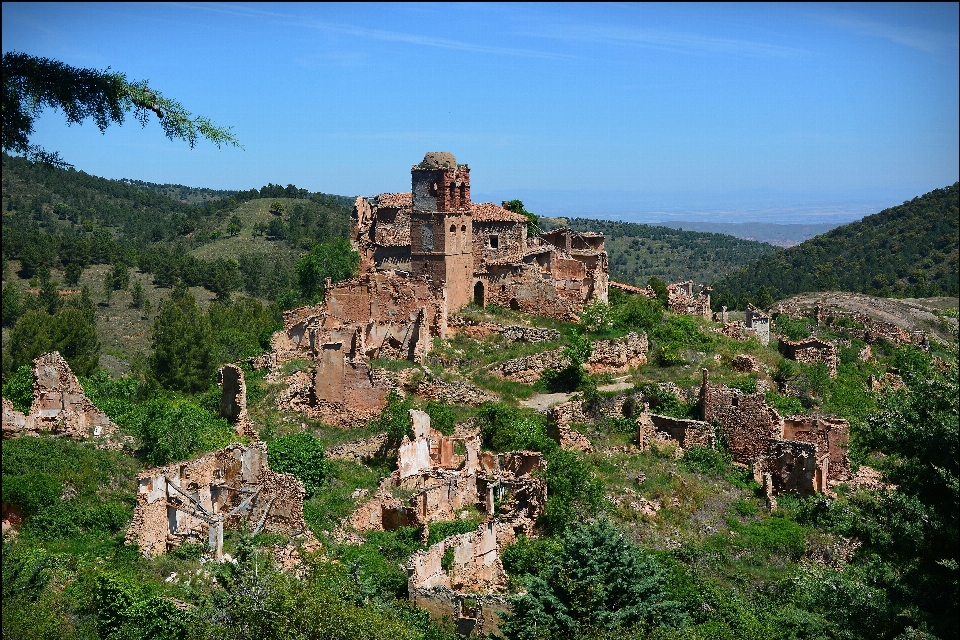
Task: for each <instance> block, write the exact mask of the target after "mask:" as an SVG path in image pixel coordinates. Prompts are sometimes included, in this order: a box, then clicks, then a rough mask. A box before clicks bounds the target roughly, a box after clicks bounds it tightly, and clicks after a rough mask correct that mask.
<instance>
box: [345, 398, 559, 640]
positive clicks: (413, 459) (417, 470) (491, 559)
mask: <svg viewBox="0 0 960 640" xmlns="http://www.w3.org/2000/svg"><path fill="white" fill-rule="evenodd" d="M410 420H411V426H412V429H413V432H414V438H413V439H412V440H410V439H408V438H406V437H405V438H404V440H403V442H402V443H401V445H400V450H399V457H398V464H397V466H398V468H397V470H396V471H394V472H393V474H392V475H391V476H390V477H388V478H385V479H384V481H383V482H382V483H381V485H380V488H379V489H378V491H377V493H376V495H374V496H373V497H372V498H370V499H369V500H367V501H365V502H364V503H363V504H361V505H360V506H359V507H358V508H357V509H356V510H355V511H354V513H353V514H352V515H351V516H350V518H349V524H350V525H351V527H352V528H353V529H355V530H356V531H371V530H392V529H396V528H398V527H403V526H415V527H421V528H423V536H424V538H426V537H427V535H428V528H429V525H430V523H431V522H438V521H444V520H454V519H456V518H458V517H459V514H460V512H461V511H462V510H463V509H466V508H475V509H477V510H479V511H480V512H481V513H484V514H486V519H485V520H484V521H483V522H482V523H480V525H479V526H478V528H477V529H476V530H475V531H472V532H470V533H465V534H462V535H458V536H450V537H448V538H446V539H444V540H442V541H441V542H439V543H437V544H435V545H433V546H431V547H430V548H428V549H426V550H424V551H419V552H417V553H415V554H414V555H413V556H412V557H411V558H410V561H409V564H408V568H407V572H408V589H409V594H410V600H411V601H412V602H413V603H414V604H415V605H417V606H419V607H422V608H424V609H426V610H427V611H429V612H430V614H431V615H432V616H434V617H436V618H437V619H440V618H443V617H449V618H452V619H453V620H454V622H455V623H456V624H457V627H458V629H461V630H462V631H463V632H464V633H465V634H469V633H490V632H495V631H496V630H497V628H498V625H499V621H500V619H501V616H502V615H503V612H504V611H507V610H508V607H507V605H506V599H505V598H503V597H501V596H499V595H497V593H498V591H500V590H502V588H503V587H504V586H505V585H506V582H507V575H506V572H505V571H504V569H503V563H502V562H501V560H500V552H501V551H502V549H503V548H504V547H505V546H506V545H508V544H510V543H511V542H513V541H515V540H516V539H517V537H518V536H520V535H523V536H527V537H530V536H532V535H533V534H534V529H533V527H534V523H535V521H536V518H537V516H539V515H540V513H542V511H543V508H544V505H545V504H546V498H547V496H546V484H545V483H544V481H543V479H542V478H540V477H538V476H537V475H535V472H536V471H538V470H540V469H542V468H543V467H544V465H545V462H544V460H543V456H542V454H540V453H537V452H531V451H512V452H509V453H504V454H499V455H498V454H492V453H487V452H481V451H480V438H479V436H472V437H459V438H458V437H452V436H445V435H443V434H442V433H440V432H439V431H436V430H435V429H433V428H431V427H430V417H429V416H428V415H427V414H426V413H424V412H422V411H417V410H411V411H410ZM458 451H462V453H460V452H458ZM410 492H413V495H409V493H410ZM395 494H400V495H404V496H409V497H405V498H404V499H401V498H399V497H397V495H395ZM448 556H449V557H448Z"/></svg>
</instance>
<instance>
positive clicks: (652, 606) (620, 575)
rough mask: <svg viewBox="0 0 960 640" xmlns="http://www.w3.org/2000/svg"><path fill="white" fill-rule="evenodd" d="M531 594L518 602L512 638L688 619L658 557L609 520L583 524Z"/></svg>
mask: <svg viewBox="0 0 960 640" xmlns="http://www.w3.org/2000/svg"><path fill="white" fill-rule="evenodd" d="M562 544H563V546H562V548H561V549H560V552H559V553H558V554H556V556H554V558H553V560H552V561H550V562H549V564H548V565H547V567H546V568H545V570H544V571H542V572H541V574H540V575H539V576H535V577H531V578H529V579H528V581H527V593H526V594H525V595H523V596H520V597H518V598H514V599H512V604H513V613H512V614H511V615H510V616H508V618H507V620H506V622H505V623H504V624H503V626H502V629H503V631H504V633H505V634H506V636H507V637H508V638H511V639H512V638H530V637H533V636H532V635H531V632H532V631H533V630H534V629H536V633H537V635H536V637H538V638H574V637H584V636H590V635H592V634H597V635H598V636H599V635H600V634H604V635H607V634H609V633H610V632H614V631H623V630H624V629H627V628H634V629H636V630H637V631H641V630H652V629H653V628H656V627H659V626H663V627H667V628H670V627H674V628H677V627H680V626H681V625H682V624H683V622H684V618H685V616H684V615H683V613H682V609H681V607H680V604H679V603H678V602H674V601H671V600H669V599H668V597H667V595H666V594H667V591H666V578H667V574H666V572H665V571H664V570H663V568H662V567H661V566H660V565H659V563H658V562H657V561H656V560H655V559H654V557H653V556H652V555H650V554H648V553H645V552H644V551H642V550H641V549H640V548H639V547H637V546H636V545H634V544H633V543H632V542H630V541H629V540H627V539H626V538H624V536H623V535H622V534H621V533H620V532H619V531H617V530H616V529H614V528H613V527H612V526H611V525H610V524H609V523H607V522H606V521H605V520H600V521H598V522H595V523H593V524H588V525H579V526H577V527H575V528H573V529H572V530H571V531H570V532H569V533H568V534H567V535H566V536H564V538H563V543H562Z"/></svg>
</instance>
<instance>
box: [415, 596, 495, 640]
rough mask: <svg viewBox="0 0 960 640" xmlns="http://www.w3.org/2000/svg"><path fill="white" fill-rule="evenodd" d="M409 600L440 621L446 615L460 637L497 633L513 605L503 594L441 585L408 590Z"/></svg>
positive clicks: (493, 635)
mask: <svg viewBox="0 0 960 640" xmlns="http://www.w3.org/2000/svg"><path fill="white" fill-rule="evenodd" d="M410 602H411V603H413V605H414V606H416V607H419V608H421V609H423V610H425V611H427V613H429V614H430V617H431V618H433V619H434V620H436V621H437V622H440V621H442V620H444V619H445V618H446V619H450V620H452V621H453V623H454V625H455V627H456V629H457V633H458V634H459V635H460V636H462V637H487V636H489V637H498V636H499V634H500V626H501V625H502V624H503V621H504V620H505V619H506V617H507V616H508V615H509V614H510V613H512V611H513V608H512V607H511V606H510V601H509V600H508V598H507V597H505V596H500V595H495V594H480V593H458V592H456V591H454V590H453V589H450V588H449V587H445V586H442V585H438V586H434V587H418V588H414V589H411V590H410Z"/></svg>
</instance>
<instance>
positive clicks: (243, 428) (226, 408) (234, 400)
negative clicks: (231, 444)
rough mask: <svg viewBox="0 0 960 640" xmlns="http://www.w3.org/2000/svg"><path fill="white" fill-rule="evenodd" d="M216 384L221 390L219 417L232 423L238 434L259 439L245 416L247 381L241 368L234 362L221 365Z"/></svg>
mask: <svg viewBox="0 0 960 640" xmlns="http://www.w3.org/2000/svg"><path fill="white" fill-rule="evenodd" d="M217 384H218V385H219V386H220V388H221V390H222V392H221V394H220V417H221V418H224V419H225V420H226V421H227V422H229V423H230V424H232V425H233V429H234V431H235V432H236V434H237V435H238V436H243V437H248V438H253V439H254V440H257V439H259V438H260V435H259V434H258V433H257V430H256V428H255V427H254V426H253V423H252V422H250V418H249V417H248V416H247V383H246V381H245V380H244V377H243V369H241V368H240V367H238V366H236V365H234V364H225V365H223V366H222V367H220V370H219V371H217Z"/></svg>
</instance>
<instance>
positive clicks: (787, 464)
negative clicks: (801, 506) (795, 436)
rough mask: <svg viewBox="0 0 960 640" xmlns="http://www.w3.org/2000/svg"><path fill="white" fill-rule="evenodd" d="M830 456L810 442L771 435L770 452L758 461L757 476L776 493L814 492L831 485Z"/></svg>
mask: <svg viewBox="0 0 960 640" xmlns="http://www.w3.org/2000/svg"><path fill="white" fill-rule="evenodd" d="M829 466H830V462H829V456H827V455H822V454H820V453H819V452H818V451H817V446H816V445H815V444H812V443H809V442H800V441H796V440H789V441H788V440H781V439H779V438H770V440H769V441H768V449H767V455H766V456H765V457H763V458H761V459H760V460H759V461H758V462H757V463H756V464H755V465H754V477H755V478H756V479H757V480H758V482H761V484H764V485H769V486H768V487H767V490H768V492H769V493H772V494H773V495H776V494H779V493H793V494H796V495H799V496H801V497H803V496H811V495H813V494H814V493H823V492H824V491H825V490H826V489H827V482H826V481H827V475H828V473H829Z"/></svg>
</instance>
